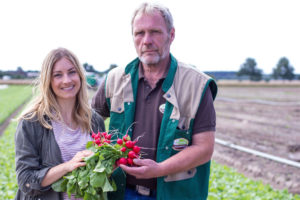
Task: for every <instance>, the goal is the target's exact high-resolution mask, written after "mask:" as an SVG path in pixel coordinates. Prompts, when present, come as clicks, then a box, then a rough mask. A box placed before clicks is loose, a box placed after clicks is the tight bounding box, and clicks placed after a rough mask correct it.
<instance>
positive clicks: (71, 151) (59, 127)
mask: <svg viewBox="0 0 300 200" xmlns="http://www.w3.org/2000/svg"><path fill="white" fill-rule="evenodd" d="M51 122H52V126H53V132H54V136H55V139H56V142H57V144H58V146H59V149H60V151H61V156H62V160H63V162H67V161H69V160H71V159H72V158H73V157H74V156H75V154H76V153H77V152H79V151H82V150H84V149H85V146H86V143H87V142H88V141H91V140H92V137H91V136H90V134H88V133H86V132H82V131H81V129H80V128H79V127H78V128H77V129H76V130H73V129H71V128H69V127H68V126H66V125H64V124H63V123H61V122H56V121H51ZM63 196H64V200H79V199H78V198H75V197H74V195H72V196H71V198H69V197H68V195H67V193H64V194H63Z"/></svg>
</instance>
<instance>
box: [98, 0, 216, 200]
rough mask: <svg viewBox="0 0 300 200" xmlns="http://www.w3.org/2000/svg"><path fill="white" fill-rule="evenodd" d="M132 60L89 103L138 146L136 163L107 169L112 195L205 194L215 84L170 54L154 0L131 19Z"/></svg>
mask: <svg viewBox="0 0 300 200" xmlns="http://www.w3.org/2000/svg"><path fill="white" fill-rule="evenodd" d="M132 35H133V41H134V45H135V48H136V52H137V54H138V58H137V59H135V60H134V61H132V62H131V63H129V64H128V65H127V66H126V68H119V67H118V68H116V69H114V70H112V71H111V72H110V73H109V74H108V75H107V78H106V81H105V83H103V84H102V85H101V86H100V88H99V90H98V92H97V94H96V95H95V97H94V98H93V102H92V106H93V108H94V109H95V110H96V111H97V112H98V113H99V114H101V115H102V116H103V117H110V125H109V126H110V130H113V129H117V130H118V132H120V133H122V134H123V135H124V134H125V133H127V134H128V135H130V136H131V137H132V139H133V140H137V145H138V146H140V147H142V152H143V155H142V159H134V164H135V165H136V166H125V165H121V166H120V167H121V168H122V169H123V170H124V171H125V172H126V176H125V173H124V172H123V171H122V170H121V169H120V168H119V169H118V170H116V171H115V172H114V174H113V178H114V180H115V181H116V183H117V187H118V191H117V192H115V193H112V194H110V198H112V199H123V198H124V196H123V195H124V193H126V194H125V199H144V198H146V197H147V198H146V199H156V198H157V199H170V200H174V199H181V200H182V199H206V198H207V195H208V182H209V172H210V159H211V156H212V153H213V147H214V131H215V118H216V117H215V110H214V107H213V99H214V98H215V96H216V92H217V86H216V84H215V82H214V81H213V80H212V79H211V78H210V77H208V76H207V75H205V74H204V73H202V72H199V71H198V70H197V69H196V68H194V67H192V66H188V65H186V64H183V63H181V62H178V61H177V60H176V59H175V58H174V57H173V56H172V54H170V46H171V43H172V42H173V40H174V37H175V29H174V26H173V19H172V16H171V13H170V12H169V10H168V9H167V8H165V7H163V6H161V5H155V4H149V3H144V4H142V5H141V6H140V7H139V8H138V9H137V10H136V11H135V13H134V16H133V19H132Z"/></svg>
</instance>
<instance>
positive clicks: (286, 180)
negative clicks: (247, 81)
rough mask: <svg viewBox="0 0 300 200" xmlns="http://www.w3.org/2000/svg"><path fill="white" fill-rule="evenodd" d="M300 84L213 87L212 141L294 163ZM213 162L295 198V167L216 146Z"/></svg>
mask: <svg viewBox="0 0 300 200" xmlns="http://www.w3.org/2000/svg"><path fill="white" fill-rule="evenodd" d="M299 94H300V86H290V87H288V86H286V85H281V86H280V85H278V86H276V87H263V86H261V87H249V86H248V87H235V86H231V87H228V86H226V87H225V86H224V87H222V86H221V87H219V93H218V96H217V98H216V100H215V109H216V114H217V131H216V138H218V139H221V140H224V141H228V142H230V143H233V144H236V145H240V146H242V147H246V148H250V149H253V150H256V151H260V152H263V153H267V154H270V155H272V156H277V157H280V158H284V159H288V160H292V161H294V162H298V163H299V161H300V125H299V121H300V95H299ZM213 159H214V160H215V161H216V162H218V163H222V164H226V165H229V166H231V167H233V168H236V169H237V170H238V171H239V172H241V173H243V174H245V175H247V177H251V178H253V179H255V180H261V181H263V182H264V183H267V184H270V185H271V186H272V187H273V188H276V189H288V191H289V192H291V193H296V194H300V168H297V167H292V166H289V165H286V164H283V163H278V162H273V161H270V160H268V159H262V158H260V157H258V156H254V155H251V154H249V153H243V152H239V151H236V150H233V149H231V148H228V147H225V146H222V145H220V144H216V146H215V152H214V157H213Z"/></svg>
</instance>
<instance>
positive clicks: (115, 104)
mask: <svg viewBox="0 0 300 200" xmlns="http://www.w3.org/2000/svg"><path fill="white" fill-rule="evenodd" d="M110 110H111V112H116V113H122V112H124V100H123V98H121V97H118V96H115V97H112V98H111V109H110Z"/></svg>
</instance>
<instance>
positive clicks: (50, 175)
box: [41, 150, 94, 187]
mask: <svg viewBox="0 0 300 200" xmlns="http://www.w3.org/2000/svg"><path fill="white" fill-rule="evenodd" d="M93 153H94V152H92V151H89V150H84V151H80V152H77V153H76V155H75V156H74V157H73V158H72V159H71V160H70V161H68V162H65V163H62V164H60V165H57V166H55V167H52V168H51V169H50V170H49V171H48V172H47V174H46V176H45V177H44V179H43V181H42V184H41V185H42V186H43V187H45V186H48V185H51V184H52V183H54V182H55V181H57V180H58V179H60V178H61V177H62V176H64V175H65V174H67V173H68V172H71V171H73V170H74V169H76V168H78V167H82V166H85V165H86V163H85V162H84V161H83V158H85V157H88V156H90V155H92V154H93Z"/></svg>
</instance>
